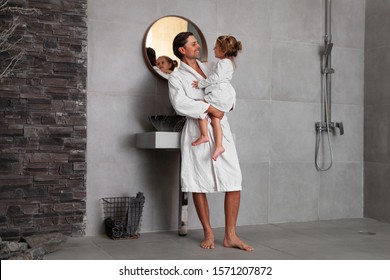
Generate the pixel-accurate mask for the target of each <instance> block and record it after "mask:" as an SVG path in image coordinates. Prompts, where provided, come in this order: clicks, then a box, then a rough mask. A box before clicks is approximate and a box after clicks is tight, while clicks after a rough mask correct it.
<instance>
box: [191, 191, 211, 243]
mask: <svg viewBox="0 0 390 280" xmlns="http://www.w3.org/2000/svg"><path fill="white" fill-rule="evenodd" d="M192 198H193V200H194V204H195V208H196V212H197V213H198V217H199V220H200V222H201V224H202V226H203V232H204V239H203V241H202V242H201V243H200V247H202V248H203V249H214V247H215V245H214V233H213V230H212V228H211V224H210V215H209V204H208V202H207V197H206V194H205V193H193V194H192Z"/></svg>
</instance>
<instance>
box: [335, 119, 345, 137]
mask: <svg viewBox="0 0 390 280" xmlns="http://www.w3.org/2000/svg"><path fill="white" fill-rule="evenodd" d="M336 127H338V128H339V129H340V135H343V134H344V125H343V122H337V123H336Z"/></svg>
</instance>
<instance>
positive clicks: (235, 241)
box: [223, 236, 253, 252]
mask: <svg viewBox="0 0 390 280" xmlns="http://www.w3.org/2000/svg"><path fill="white" fill-rule="evenodd" d="M223 246H224V247H227V248H238V249H241V250H244V251H248V252H252V251H253V247H252V246H249V245H248V244H246V243H245V242H244V241H242V240H241V239H240V238H238V236H234V237H229V238H228V237H226V236H225V238H224V240H223Z"/></svg>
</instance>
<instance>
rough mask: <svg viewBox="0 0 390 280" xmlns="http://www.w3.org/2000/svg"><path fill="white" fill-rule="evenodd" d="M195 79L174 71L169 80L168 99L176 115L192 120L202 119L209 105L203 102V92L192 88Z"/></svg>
mask: <svg viewBox="0 0 390 280" xmlns="http://www.w3.org/2000/svg"><path fill="white" fill-rule="evenodd" d="M194 80H195V77H194V76H193V75H191V73H188V72H186V71H182V70H180V69H178V70H176V71H174V72H173V73H172V74H171V75H170V77H169V79H168V86H169V99H170V101H171V104H172V106H173V108H174V109H175V111H176V113H177V114H179V115H182V116H187V117H190V118H194V119H204V118H205V117H206V116H207V113H206V111H207V109H208V108H209V106H210V104H207V103H205V102H203V101H202V100H203V97H204V92H203V90H200V89H195V88H193V87H192V85H191V84H192V82H193V81H194Z"/></svg>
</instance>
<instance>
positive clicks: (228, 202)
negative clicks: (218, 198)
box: [223, 191, 253, 251]
mask: <svg viewBox="0 0 390 280" xmlns="http://www.w3.org/2000/svg"><path fill="white" fill-rule="evenodd" d="M240 196H241V192H240V191H233V192H226V193H225V238H224V240H223V246H225V247H230V248H238V249H241V250H245V251H253V247H251V246H249V245H248V244H245V243H244V241H242V240H241V239H240V238H239V237H238V236H237V234H236V223H237V217H238V209H239V207H240Z"/></svg>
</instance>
